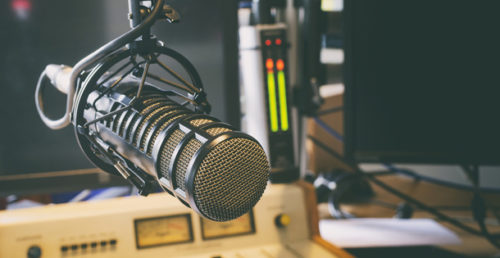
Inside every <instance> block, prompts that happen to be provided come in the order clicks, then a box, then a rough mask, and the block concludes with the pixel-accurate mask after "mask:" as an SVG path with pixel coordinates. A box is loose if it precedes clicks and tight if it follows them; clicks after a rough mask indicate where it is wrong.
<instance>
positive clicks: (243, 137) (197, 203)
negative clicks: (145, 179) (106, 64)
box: [83, 78, 270, 221]
mask: <svg viewBox="0 0 500 258" xmlns="http://www.w3.org/2000/svg"><path fill="white" fill-rule="evenodd" d="M138 84H139V82H138V81H137V80H135V79H133V78H132V79H131V78H128V79H126V80H123V81H122V82H121V83H120V85H119V87H116V88H117V89H116V90H109V88H108V87H109V85H107V86H106V85H105V86H104V87H101V88H100V89H96V90H94V91H93V92H91V93H90V94H89V95H88V97H87V100H86V105H84V110H83V117H84V119H85V120H86V121H87V122H90V121H93V120H95V119H98V118H100V117H101V116H103V114H109V113H111V112H116V111H117V110H119V109H121V108H124V107H126V106H128V105H130V103H131V102H132V101H133V97H134V96H135V93H136V91H137V86H138ZM88 130H89V134H91V135H94V136H96V138H97V139H99V143H100V144H101V145H102V146H103V147H105V149H112V150H113V151H115V152H116V153H115V155H116V154H117V155H118V156H119V157H121V158H122V159H123V160H125V161H127V162H128V163H129V164H132V165H133V166H136V167H137V168H139V169H141V170H142V171H144V172H146V173H147V174H149V175H151V176H153V177H154V178H156V179H157V180H158V182H159V183H160V185H161V186H162V188H163V189H164V190H165V191H167V192H169V193H170V194H172V195H174V196H176V197H177V198H178V199H179V200H180V201H181V202H182V203H184V204H185V205H186V206H188V207H190V208H192V209H194V210H195V211H196V212H198V213H199V214H201V215H202V216H204V217H206V218H209V219H211V220H215V221H227V220H231V219H234V218H237V217H239V216H241V215H243V214H245V213H247V212H248V211H250V209H251V208H252V207H253V206H254V205H255V204H256V203H257V202H258V200H259V199H260V197H261V196H262V194H263V192H264V190H265V187H266V185H267V180H268V177H269V171H270V165H269V161H268V159H267V156H266V154H265V152H264V150H263V149H262V147H261V146H260V144H259V143H258V142H257V141H256V140H255V139H253V138H252V137H251V136H249V135H247V134H244V133H242V132H237V131H235V130H234V129H233V128H232V127H231V126H229V125H227V124H225V123H222V122H220V121H218V120H217V119H215V118H213V117H210V116H208V115H204V114H200V113H195V112H193V111H191V110H190V109H188V108H186V107H184V106H182V105H180V104H179V103H178V101H175V100H174V99H173V98H172V97H170V96H167V95H166V94H165V92H163V91H161V90H158V89H156V88H155V87H154V86H152V85H149V84H147V85H145V88H144V90H143V92H142V95H141V98H140V99H137V100H136V101H134V103H133V104H132V105H131V108H129V109H127V110H125V111H123V112H119V113H117V114H116V115H114V116H112V117H110V118H108V119H106V120H103V121H100V122H97V123H93V124H91V125H89V127H88ZM109 147H110V148H109Z"/></svg>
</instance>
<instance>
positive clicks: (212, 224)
mask: <svg viewBox="0 0 500 258" xmlns="http://www.w3.org/2000/svg"><path fill="white" fill-rule="evenodd" d="M201 232H202V236H203V239H204V240H209V239H218V238H224V237H231V236H237V235H246V234H252V233H255V223H254V218H253V213H252V212H249V213H247V214H245V215H243V216H241V217H239V218H237V219H234V220H231V221H226V222H216V221H211V220H208V219H204V218H201Z"/></svg>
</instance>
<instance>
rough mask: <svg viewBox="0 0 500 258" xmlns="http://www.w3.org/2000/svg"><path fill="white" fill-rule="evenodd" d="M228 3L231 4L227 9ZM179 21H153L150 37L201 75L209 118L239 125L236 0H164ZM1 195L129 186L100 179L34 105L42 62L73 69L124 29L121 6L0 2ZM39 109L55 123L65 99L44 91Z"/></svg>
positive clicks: (113, 1) (69, 133) (117, 1)
mask: <svg viewBox="0 0 500 258" xmlns="http://www.w3.org/2000/svg"><path fill="white" fill-rule="evenodd" d="M233 2H234V3H233ZM168 4H169V5H171V6H172V7H174V8H175V9H176V10H177V11H178V12H179V13H180V15H181V22H180V23H178V24H169V23H168V22H166V21H158V22H157V23H156V24H155V26H154V27H153V31H154V34H156V35H157V37H158V38H159V39H160V40H162V41H164V42H165V44H166V46H168V47H170V48H172V49H175V50H177V51H178V52H180V53H182V54H183V55H185V56H186V57H187V58H188V59H189V60H190V61H191V62H192V63H193V65H194V66H195V67H196V68H197V70H198V72H199V73H200V76H201V79H202V81H203V83H204V87H205V89H206V92H207V94H208V100H209V102H210V103H211V104H212V113H211V114H212V115H213V116H214V117H216V118H219V119H221V120H222V121H225V122H228V123H230V124H232V125H234V126H235V127H238V126H239V121H240V114H239V99H238V95H239V94H238V48H237V2H236V1H232V2H227V1H223V0H217V1H204V0H171V1H168ZM0 7H1V8H0V29H1V31H2V35H4V37H2V40H1V41H0V56H1V57H2V58H1V61H0V85H1V88H0V92H1V93H0V119H1V120H2V122H1V126H0V195H6V194H9V193H19V192H39V191H44V192H45V191H52V192H54V191H61V190H64V191H65V190H71V189H82V188H87V187H95V188H97V187H102V186H104V185H110V184H112V185H116V184H128V183H127V181H125V180H122V179H121V178H118V177H116V178H115V177H112V178H106V177H105V175H104V176H103V174H102V173H99V172H98V171H97V170H96V169H93V166H92V165H91V163H90V162H88V161H87V159H86V158H85V156H84V154H83V153H82V152H81V150H80V148H79V147H78V144H77V141H76V139H75V135H74V132H73V128H72V127H71V126H69V127H67V128H65V129H64V130H60V131H52V130H50V129H49V128H47V127H46V126H45V125H44V124H43V123H42V121H41V119H40V118H39V116H38V114H37V112H36V109H35V105H34V91H35V85H36V82H37V79H38V76H39V75H40V73H41V72H42V70H43V69H44V67H45V65H47V64H49V63H55V64H67V65H74V64H75V63H77V62H78V61H79V60H80V59H81V58H83V57H85V56H86V55H88V54H90V53H91V52H92V51H94V50H95V49H97V48H98V47H100V46H102V45H104V44H105V43H106V42H108V41H110V40H112V39H113V38H116V37H118V36H119V35H121V34H122V33H125V32H126V31H128V30H129V29H130V27H129V22H128V20H127V17H128V16H127V14H128V5H127V1H126V0H76V1H65V0H52V1H33V0H7V1H2V3H1V4H0ZM45 106H46V108H47V109H48V111H49V114H53V118H56V117H60V116H61V115H62V112H63V110H64V107H65V96H63V95H61V94H60V93H59V92H57V91H55V90H53V89H47V96H46V100H45Z"/></svg>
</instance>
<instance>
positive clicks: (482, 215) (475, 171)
mask: <svg viewBox="0 0 500 258" xmlns="http://www.w3.org/2000/svg"><path fill="white" fill-rule="evenodd" d="M462 168H463V169H464V171H465V172H466V174H467V175H468V178H469V180H470V181H471V183H472V184H473V185H474V197H473V198H472V202H471V206H472V214H473V217H474V220H475V221H476V222H477V224H478V226H479V228H480V230H481V233H482V234H483V235H484V237H485V238H486V239H487V240H488V242H490V243H491V244H492V245H493V246H495V247H496V248H498V249H500V242H498V240H497V239H495V238H498V237H494V236H492V235H491V233H490V232H489V231H488V228H487V227H486V224H485V220H486V212H487V207H486V204H485V202H484V199H483V197H482V196H481V191H480V188H479V166H471V167H467V166H462Z"/></svg>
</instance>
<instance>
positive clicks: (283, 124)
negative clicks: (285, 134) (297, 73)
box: [278, 71, 288, 131]
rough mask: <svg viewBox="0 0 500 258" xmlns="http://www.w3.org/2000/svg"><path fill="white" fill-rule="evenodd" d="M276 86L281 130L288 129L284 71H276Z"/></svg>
mask: <svg viewBox="0 0 500 258" xmlns="http://www.w3.org/2000/svg"><path fill="white" fill-rule="evenodd" d="M278 87H279V94H280V112H281V130H283V131H288V105H287V100H286V81H285V72H284V71H279V72H278Z"/></svg>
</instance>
